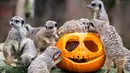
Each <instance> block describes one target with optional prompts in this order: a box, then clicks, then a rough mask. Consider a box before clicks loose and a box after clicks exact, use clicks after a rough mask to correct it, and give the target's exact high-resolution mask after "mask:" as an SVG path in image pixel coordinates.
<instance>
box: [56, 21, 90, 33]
mask: <svg viewBox="0 0 130 73" xmlns="http://www.w3.org/2000/svg"><path fill="white" fill-rule="evenodd" d="M87 23H89V20H88V19H85V18H81V19H79V20H70V21H67V22H65V23H64V24H63V26H61V27H60V28H59V29H58V31H57V33H58V35H63V34H67V33H74V32H87V31H88V28H89V27H88V26H87Z"/></svg>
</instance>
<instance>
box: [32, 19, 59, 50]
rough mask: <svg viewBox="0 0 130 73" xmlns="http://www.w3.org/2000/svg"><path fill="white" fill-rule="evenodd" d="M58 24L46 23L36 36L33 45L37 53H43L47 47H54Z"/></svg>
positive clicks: (53, 22)
mask: <svg viewBox="0 0 130 73" xmlns="http://www.w3.org/2000/svg"><path fill="white" fill-rule="evenodd" d="M57 27H58V24H57V23H56V22H55V21H51V20H49V21H47V22H46V23H45V27H43V28H42V29H40V30H39V32H38V33H37V34H36V37H35V40H34V43H35V45H36V48H37V49H38V51H39V52H41V51H44V50H45V49H46V48H47V47H48V46H50V45H55V43H56V38H58V36H57Z"/></svg>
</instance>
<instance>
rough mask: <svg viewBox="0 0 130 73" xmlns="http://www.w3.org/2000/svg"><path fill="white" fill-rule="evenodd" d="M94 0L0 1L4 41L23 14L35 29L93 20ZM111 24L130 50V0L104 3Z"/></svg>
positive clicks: (0, 26)
mask: <svg viewBox="0 0 130 73" xmlns="http://www.w3.org/2000/svg"><path fill="white" fill-rule="evenodd" d="M91 1H92V0H0V42H4V41H5V39H6V37H7V34H8V32H9V30H10V28H11V26H10V25H9V21H10V19H11V18H12V17H13V16H15V15H19V16H21V17H23V18H25V19H26V23H29V24H30V25H32V26H34V27H38V26H44V24H45V22H46V21H47V20H54V21H56V22H58V24H59V26H61V25H63V24H64V23H65V22H66V21H68V20H71V19H79V18H88V19H91V18H92V16H93V12H92V11H91V10H90V9H88V8H87V5H88V4H89V3H90V2H91ZM102 1H103V2H104V5H105V9H106V11H107V13H108V16H109V20H110V22H111V25H113V26H115V28H116V30H117V32H118V33H119V34H120V35H121V37H122V39H123V42H124V45H125V46H126V47H127V48H130V0H102Z"/></svg>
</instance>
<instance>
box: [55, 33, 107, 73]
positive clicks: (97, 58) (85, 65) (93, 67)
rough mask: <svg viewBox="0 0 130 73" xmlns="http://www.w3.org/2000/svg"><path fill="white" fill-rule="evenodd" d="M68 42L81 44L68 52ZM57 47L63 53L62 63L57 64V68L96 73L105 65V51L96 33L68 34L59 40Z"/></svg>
mask: <svg viewBox="0 0 130 73" xmlns="http://www.w3.org/2000/svg"><path fill="white" fill-rule="evenodd" d="M68 41H69V42H72V41H76V42H77V41H78V42H79V44H78V45H77V46H76V48H74V49H73V50H68V49H66V46H67V45H66V44H67V42H68ZM85 41H86V43H84V42H85ZM94 43H95V44H94ZM56 46H57V47H58V48H59V49H60V50H61V51H62V53H61V56H62V61H61V62H60V63H58V64H57V67H59V68H60V69H62V70H66V71H70V72H94V71H97V70H99V69H100V68H101V67H102V66H103V65H104V62H105V53H104V49H103V46H102V44H101V41H100V39H99V37H98V36H97V35H96V34H94V33H70V34H66V35H64V36H62V37H61V38H60V39H59V40H58V42H57V44H56ZM95 46H97V47H95Z"/></svg>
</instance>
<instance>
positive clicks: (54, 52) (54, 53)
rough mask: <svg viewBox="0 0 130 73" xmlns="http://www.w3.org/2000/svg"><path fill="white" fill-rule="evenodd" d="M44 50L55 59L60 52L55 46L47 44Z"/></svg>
mask: <svg viewBox="0 0 130 73" xmlns="http://www.w3.org/2000/svg"><path fill="white" fill-rule="evenodd" d="M44 52H45V53H46V54H47V55H49V56H50V57H51V58H52V59H57V58H58V57H59V55H60V54H61V51H60V50H59V49H58V48H57V47H55V46H49V47H48V48H47V49H46V50H45V51H44Z"/></svg>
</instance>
